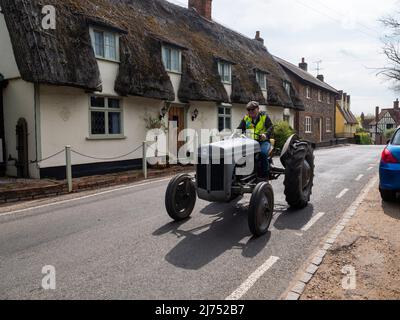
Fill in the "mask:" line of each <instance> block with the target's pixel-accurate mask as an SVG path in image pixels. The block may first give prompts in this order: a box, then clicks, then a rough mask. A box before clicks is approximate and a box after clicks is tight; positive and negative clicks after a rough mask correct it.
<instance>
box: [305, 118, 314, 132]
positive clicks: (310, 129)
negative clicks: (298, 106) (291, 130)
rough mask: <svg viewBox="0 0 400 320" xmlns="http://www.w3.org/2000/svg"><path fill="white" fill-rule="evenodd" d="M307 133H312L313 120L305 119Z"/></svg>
mask: <svg viewBox="0 0 400 320" xmlns="http://www.w3.org/2000/svg"><path fill="white" fill-rule="evenodd" d="M304 121H305V126H304V127H305V133H312V118H311V117H305V120H304Z"/></svg>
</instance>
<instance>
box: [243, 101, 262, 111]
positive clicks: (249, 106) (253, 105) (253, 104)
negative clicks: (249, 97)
mask: <svg viewBox="0 0 400 320" xmlns="http://www.w3.org/2000/svg"><path fill="white" fill-rule="evenodd" d="M259 107H260V104H259V103H258V102H257V101H251V102H249V103H248V104H247V106H246V109H247V110H254V109H257V108H259Z"/></svg>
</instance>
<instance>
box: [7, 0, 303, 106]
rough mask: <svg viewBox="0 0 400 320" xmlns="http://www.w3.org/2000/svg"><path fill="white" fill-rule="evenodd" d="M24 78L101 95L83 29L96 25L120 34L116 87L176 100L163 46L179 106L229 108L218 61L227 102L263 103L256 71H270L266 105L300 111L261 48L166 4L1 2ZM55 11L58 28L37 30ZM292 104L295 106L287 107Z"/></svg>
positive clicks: (150, 0)
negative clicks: (226, 81) (176, 58)
mask: <svg viewBox="0 0 400 320" xmlns="http://www.w3.org/2000/svg"><path fill="white" fill-rule="evenodd" d="M0 5H1V7H2V9H3V12H4V14H5V19H6V23H7V27H8V29H9V31H10V36H11V40H12V44H13V48H14V53H15V56H16V61H17V64H18V67H19V69H20V72H21V75H22V77H23V79H24V80H27V81H31V82H38V83H48V84H55V85H67V86H75V87H81V88H84V89H88V90H101V87H100V84H101V79H100V75H99V70H98V66H97V63H96V59H95V56H94V53H93V49H92V46H91V43H90V36H89V32H88V26H89V25H91V24H93V23H96V24H101V25H103V26H108V27H110V28H113V29H114V30H118V31H120V32H123V31H124V32H126V34H122V36H121V43H120V58H121V64H120V70H119V74H118V78H117V81H116V83H115V89H116V91H117V92H119V93H120V94H122V95H136V96H144V97H150V98H157V99H163V100H169V101H172V100H174V98H175V95H174V91H173V87H172V84H171V81H170V79H169V76H168V74H167V73H166V71H165V70H164V67H163V65H162V58H161V44H162V43H163V42H166V43H171V44H175V45H178V46H180V47H183V48H186V49H187V50H183V66H182V69H183V74H182V82H181V83H182V84H181V87H180V89H179V93H178V95H179V99H180V100H181V101H189V100H200V101H217V102H222V101H223V102H228V101H229V98H228V97H227V94H226V91H225V89H224V87H223V85H222V83H221V79H220V77H219V75H218V69H217V58H222V59H225V60H227V61H232V62H234V63H235V64H234V66H233V70H232V71H233V79H232V80H233V83H232V89H233V92H232V96H231V100H232V102H236V103H246V102H248V101H249V100H258V101H260V102H261V103H265V101H264V98H263V96H262V92H261V90H260V88H259V86H258V84H257V82H256V76H255V69H259V70H263V71H266V72H268V76H267V79H268V90H269V99H268V101H267V103H268V104H270V105H279V106H284V107H289V108H293V107H295V106H299V107H301V106H302V105H301V103H300V101H299V100H298V99H297V98H296V94H295V92H294V94H293V96H292V97H289V96H288V95H287V94H286V91H285V90H284V88H283V80H289V78H288V77H287V76H286V74H285V73H284V72H283V70H282V68H281V67H280V66H279V65H278V64H277V63H276V62H275V61H274V59H273V58H272V56H271V55H270V54H269V52H268V51H267V49H266V48H265V47H264V46H263V45H262V44H261V43H260V42H258V41H255V40H252V39H249V38H247V37H245V36H243V35H240V34H238V33H236V32H234V31H232V30H230V29H228V28H225V27H223V26H221V25H220V24H218V23H215V22H211V21H208V20H206V19H204V18H202V17H201V16H200V15H199V14H198V13H197V12H196V11H194V10H189V9H186V8H182V7H179V6H176V5H174V4H171V3H169V2H167V1H164V0H146V1H143V0H86V1H79V0H46V1H42V0H30V1H23V0H0ZM43 5H53V6H55V7H56V10H57V29H56V30H42V29H41V19H42V17H43V15H42V14H41V8H42V6H43ZM293 101H294V103H293Z"/></svg>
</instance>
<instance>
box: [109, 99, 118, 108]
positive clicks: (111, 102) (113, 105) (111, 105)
mask: <svg viewBox="0 0 400 320" xmlns="http://www.w3.org/2000/svg"><path fill="white" fill-rule="evenodd" d="M108 107H109V108H111V109H119V108H120V105H119V100H118V99H111V98H109V99H108Z"/></svg>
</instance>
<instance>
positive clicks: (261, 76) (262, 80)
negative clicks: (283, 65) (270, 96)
mask: <svg viewBox="0 0 400 320" xmlns="http://www.w3.org/2000/svg"><path fill="white" fill-rule="evenodd" d="M256 78H257V82H258V84H259V85H260V88H261V90H267V74H266V73H265V72H261V71H257V73H256Z"/></svg>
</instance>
